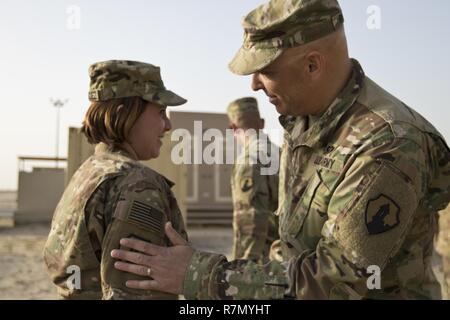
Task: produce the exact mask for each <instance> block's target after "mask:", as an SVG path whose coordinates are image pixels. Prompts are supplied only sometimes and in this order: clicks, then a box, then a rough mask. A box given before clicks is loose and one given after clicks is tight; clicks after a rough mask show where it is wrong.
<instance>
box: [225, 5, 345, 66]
mask: <svg viewBox="0 0 450 320" xmlns="http://www.w3.org/2000/svg"><path fill="white" fill-rule="evenodd" d="M343 23H344V17H343V15H342V11H341V8H340V6H339V3H338V2H337V0H271V1H269V2H268V3H266V4H264V5H261V6H259V7H258V8H256V9H255V10H253V11H252V12H250V13H249V14H248V15H247V16H246V17H245V18H244V20H243V22H242V26H243V28H244V44H243V45H242V47H241V48H240V50H239V52H238V53H237V54H236V56H235V57H234V58H233V60H232V61H231V63H230V64H229V68H230V70H231V71H232V72H233V73H236V74H239V75H249V74H252V73H255V72H256V71H259V70H261V69H264V68H265V67H267V66H268V65H269V64H270V63H272V62H273V61H274V60H275V59H276V58H278V57H279V56H280V55H281V53H282V52H283V50H285V49H288V48H293V47H296V46H300V45H303V44H306V43H309V42H312V41H314V40H317V39H320V38H322V37H324V36H326V35H328V34H330V33H333V32H334V31H335V30H337V29H339V28H340V26H341V25H342V24H343Z"/></svg>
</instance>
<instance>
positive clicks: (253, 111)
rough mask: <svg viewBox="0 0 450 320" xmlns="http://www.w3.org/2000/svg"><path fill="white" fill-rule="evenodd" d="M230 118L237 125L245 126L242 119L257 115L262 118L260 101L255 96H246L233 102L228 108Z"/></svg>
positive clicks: (257, 117)
mask: <svg viewBox="0 0 450 320" xmlns="http://www.w3.org/2000/svg"><path fill="white" fill-rule="evenodd" d="M227 115H228V119H229V120H230V121H231V122H232V123H234V124H235V125H236V126H237V127H239V128H243V121H242V119H243V118H245V117H246V116H247V117H255V118H256V119H260V118H261V115H260V114H259V109H258V101H257V100H256V99H255V98H253V97H245V98H240V99H237V100H235V101H233V102H231V103H230V104H229V105H228V108H227Z"/></svg>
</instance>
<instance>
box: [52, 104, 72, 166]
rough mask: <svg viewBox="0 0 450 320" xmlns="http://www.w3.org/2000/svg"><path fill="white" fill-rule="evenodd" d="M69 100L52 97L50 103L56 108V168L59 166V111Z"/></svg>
mask: <svg viewBox="0 0 450 320" xmlns="http://www.w3.org/2000/svg"><path fill="white" fill-rule="evenodd" d="M67 102H68V100H67V99H66V100H64V101H62V100H61V99H56V100H53V99H50V103H51V104H52V105H53V106H54V107H55V108H56V156H55V158H56V168H58V158H59V113H60V110H61V108H62V107H64V106H65V105H66V104H67Z"/></svg>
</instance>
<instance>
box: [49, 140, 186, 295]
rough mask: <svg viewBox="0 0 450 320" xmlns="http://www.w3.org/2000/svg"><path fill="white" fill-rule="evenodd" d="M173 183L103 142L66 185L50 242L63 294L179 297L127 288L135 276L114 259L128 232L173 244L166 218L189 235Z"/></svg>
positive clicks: (55, 279) (56, 278) (54, 277)
mask: <svg viewBox="0 0 450 320" xmlns="http://www.w3.org/2000/svg"><path fill="white" fill-rule="evenodd" d="M171 186H173V184H172V183H171V182H170V181H168V180H166V179H165V178H164V177H163V176H161V175H160V174H158V173H157V172H155V171H153V170H152V169H150V168H148V167H146V166H144V165H143V164H141V163H140V162H138V161H135V160H132V159H131V158H129V157H128V156H127V154H126V153H124V152H123V151H113V150H111V149H109V148H108V147H107V146H106V145H104V144H99V145H98V146H97V147H96V151H95V154H94V155H93V156H91V157H90V158H89V159H87V160H86V162H84V164H83V165H82V166H81V167H80V168H79V169H78V170H77V172H76V173H75V175H74V176H73V178H72V179H71V181H70V183H69V185H68V186H67V188H66V190H65V192H64V194H63V196H62V198H61V200H60V202H59V204H58V206H57V208H56V211H55V214H54V217H53V221H52V227H51V231H50V234H49V236H48V239H47V243H46V245H45V249H44V259H45V263H46V265H47V268H48V272H49V274H50V277H51V279H52V280H53V282H54V283H55V285H56V286H57V287H58V293H59V294H60V295H61V296H62V297H63V298H66V299H101V298H103V299H174V298H176V297H175V296H173V295H169V294H165V293H160V292H152V291H141V290H134V289H129V288H126V287H125V282H126V280H128V279H131V278H136V276H132V275H131V274H127V273H124V272H121V271H119V270H117V269H115V268H114V262H115V260H114V259H113V258H111V250H112V249H115V248H119V247H120V244H119V240H120V239H121V238H124V237H136V238H140V239H143V240H146V241H150V242H152V243H155V244H158V245H163V246H168V245H169V240H168V239H167V238H166V237H165V235H164V224H165V222H167V221H172V224H173V225H174V227H175V229H176V230H178V231H179V232H180V233H181V235H183V236H184V237H185V238H186V232H185V229H184V222H183V218H182V216H181V213H180V210H179V208H178V205H177V203H176V200H175V198H174V196H173V194H172V192H171V190H170V188H171ZM73 266H75V267H76V268H79V269H78V270H79V271H80V276H81V279H80V280H81V281H80V283H79V286H78V287H77V285H76V281H75V282H73V281H71V280H72V279H75V278H72V272H73V270H74V269H73ZM138 278H139V277H138ZM147 279H148V278H147Z"/></svg>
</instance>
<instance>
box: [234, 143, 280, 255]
mask: <svg viewBox="0 0 450 320" xmlns="http://www.w3.org/2000/svg"><path fill="white" fill-rule="evenodd" d="M263 143H265V144H266V146H265V147H264V152H265V150H272V151H273V150H275V152H277V153H278V152H279V149H278V148H277V147H276V146H275V145H272V143H271V142H270V140H269V138H268V137H267V136H265V137H263V138H262V139H246V140H245V145H244V150H243V152H242V154H241V155H240V157H239V158H238V159H236V163H235V164H234V165H233V171H232V174H231V192H232V197H233V259H245V260H252V261H255V262H259V263H266V262H268V260H269V253H270V246H271V244H272V242H273V241H275V240H276V239H278V219H277V217H276V216H275V214H274V212H275V211H276V209H277V208H278V174H273V175H262V174H261V167H263V164H261V162H258V161H257V159H254V160H253V161H252V160H251V157H252V155H257V154H258V151H259V145H260V144H263Z"/></svg>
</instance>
